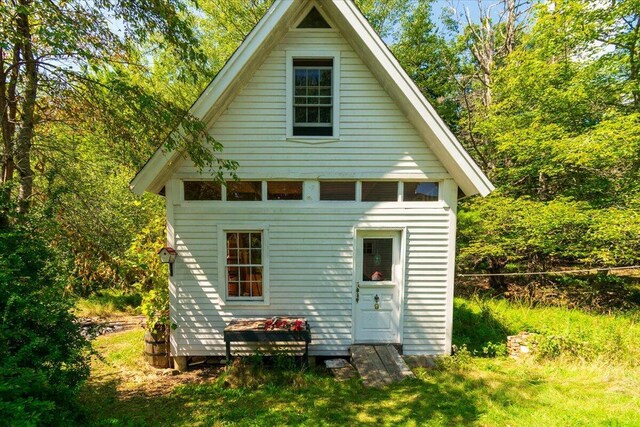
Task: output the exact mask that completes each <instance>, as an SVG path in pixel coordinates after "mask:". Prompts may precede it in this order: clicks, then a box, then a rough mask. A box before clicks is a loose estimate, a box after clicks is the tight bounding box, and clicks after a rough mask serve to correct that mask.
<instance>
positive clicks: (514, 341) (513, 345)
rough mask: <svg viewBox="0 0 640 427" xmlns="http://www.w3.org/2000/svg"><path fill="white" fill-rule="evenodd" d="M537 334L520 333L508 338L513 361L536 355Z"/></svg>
mask: <svg viewBox="0 0 640 427" xmlns="http://www.w3.org/2000/svg"><path fill="white" fill-rule="evenodd" d="M535 338H536V334H533V333H531V332H526V331H523V332H520V333H519V334H518V335H511V336H509V337H507V351H508V352H509V356H510V357H511V358H513V359H519V358H521V357H528V356H531V355H532V354H534V353H535V349H536V342H535Z"/></svg>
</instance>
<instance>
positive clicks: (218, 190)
mask: <svg viewBox="0 0 640 427" xmlns="http://www.w3.org/2000/svg"><path fill="white" fill-rule="evenodd" d="M191 111H192V113H193V114H194V115H195V116H196V117H199V118H201V119H203V120H204V121H205V122H206V123H207V124H208V126H209V129H210V133H211V135H212V136H213V137H215V139H216V140H218V141H220V142H221V143H222V144H223V145H224V152H223V154H222V155H221V157H223V158H228V159H232V160H236V161H238V162H239V165H240V167H239V170H238V176H239V177H240V181H239V182H233V181H230V182H228V185H227V186H226V187H225V186H221V185H219V184H216V183H214V182H213V181H212V180H211V179H209V180H208V177H207V176H203V175H201V174H199V172H198V170H197V169H196V168H195V167H194V165H193V164H192V162H191V161H190V160H188V159H185V158H184V157H183V156H181V153H177V152H165V151H163V150H160V149H159V150H158V151H157V152H156V154H154V156H153V157H152V158H151V159H150V160H149V161H148V162H147V164H146V165H145V166H144V167H143V168H142V170H140V172H139V173H138V174H137V175H136V177H135V178H134V179H133V181H132V182H131V188H132V190H133V191H134V192H135V193H137V194H142V193H143V192H145V191H149V192H154V193H160V192H162V190H163V189H164V194H165V197H166V203H167V242H168V246H170V247H174V248H175V249H176V250H177V253H178V257H177V261H176V264H175V268H174V275H173V276H172V277H171V278H170V290H171V292H170V295H171V297H170V299H171V318H172V321H173V322H174V323H175V324H177V328H176V329H175V330H174V331H172V336H171V350H172V354H173V355H174V356H203V355H223V354H224V352H225V344H224V341H223V335H222V331H223V329H224V327H225V325H226V324H227V323H228V322H230V321H231V319H233V318H247V317H271V316H278V315H294V316H304V317H306V318H307V319H308V321H309V324H310V325H311V328H312V338H313V342H312V344H311V347H310V353H311V355H347V354H349V347H350V346H351V345H352V344H354V343H395V344H401V345H402V348H403V351H404V353H405V354H423V355H436V354H445V353H448V352H449V351H450V348H451V329H452V310H453V283H454V254H455V239H456V204H457V199H458V194H459V191H460V192H461V193H464V194H465V195H467V196H469V195H473V194H481V195H483V196H485V195H487V194H489V192H491V191H492V189H493V186H492V185H491V183H490V182H489V180H488V179H487V177H486V176H485V175H484V174H483V173H482V171H481V170H480V169H479V168H478V166H477V165H476V164H475V163H474V161H473V160H472V159H471V157H470V156H469V154H468V153H467V152H466V151H465V150H464V148H463V147H462V146H461V144H460V143H459V141H458V140H457V139H456V137H455V136H454V135H453V134H452V133H451V131H450V130H449V129H448V128H447V126H446V125H445V124H444V123H443V121H442V119H441V118H440V117H439V116H438V115H437V113H436V112H435V110H434V109H433V107H432V106H431V105H430V104H429V103H428V102H427V100H426V99H425V98H424V96H423V95H422V94H421V93H420V91H419V90H418V88H417V87H416V86H415V84H414V83H413V82H412V81H411V79H410V78H409V76H408V75H407V74H406V73H405V71H404V70H403V69H402V68H401V66H400V65H399V63H398V61H397V60H396V59H395V58H394V56H393V55H392V54H391V52H390V51H389V49H388V48H387V47H386V46H385V44H384V42H383V41H382V40H381V39H380V37H379V36H378V35H377V34H376V33H375V31H374V30H373V29H372V28H371V26H370V25H369V23H368V22H367V21H366V19H365V18H364V17H363V15H362V14H361V13H360V11H359V10H358V9H357V7H356V6H355V5H354V3H353V2H352V1H350V0H278V1H276V2H275V3H274V5H273V6H272V7H271V8H270V9H269V11H268V12H267V14H266V15H265V16H264V18H263V19H262V20H261V21H260V23H259V24H258V25H257V26H256V27H255V28H254V29H253V31H252V32H251V33H250V34H249V36H248V37H247V38H246V40H245V41H244V43H243V44H242V45H241V46H240V48H239V49H238V50H237V51H236V52H235V54H234V55H233V56H232V57H231V59H230V60H229V61H228V63H227V64H226V65H225V67H224V68H223V69H222V70H221V71H220V73H219V74H218V76H217V77H216V78H215V79H214V80H213V82H212V83H211V84H210V85H209V86H208V87H207V89H206V90H205V91H204V93H202V94H201V95H200V97H199V99H198V100H197V101H196V103H195V104H194V105H193V107H192V110H191ZM376 297H377V305H376Z"/></svg>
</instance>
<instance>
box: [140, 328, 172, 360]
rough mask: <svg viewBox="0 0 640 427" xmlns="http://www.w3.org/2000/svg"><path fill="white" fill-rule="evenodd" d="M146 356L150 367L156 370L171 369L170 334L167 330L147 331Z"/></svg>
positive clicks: (145, 341) (145, 340)
mask: <svg viewBox="0 0 640 427" xmlns="http://www.w3.org/2000/svg"><path fill="white" fill-rule="evenodd" d="M144 347H145V348H144V354H145V357H146V358H147V362H148V363H149V365H151V366H153V367H154V368H163V369H166V368H170V367H171V357H170V355H169V349H170V344H169V333H168V332H167V331H165V330H161V331H153V332H151V331H147V332H146V333H145V334H144Z"/></svg>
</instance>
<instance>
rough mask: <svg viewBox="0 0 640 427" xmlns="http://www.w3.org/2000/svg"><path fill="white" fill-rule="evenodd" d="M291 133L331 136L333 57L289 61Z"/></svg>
mask: <svg viewBox="0 0 640 427" xmlns="http://www.w3.org/2000/svg"><path fill="white" fill-rule="evenodd" d="M293 74H294V76H293V78H294V82H293V83H294V88H293V90H294V93H293V135H294V136H332V135H333V59H317V58H316V59H313V58H297V59H294V60H293Z"/></svg>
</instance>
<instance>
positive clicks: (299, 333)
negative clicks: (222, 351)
mask: <svg viewBox="0 0 640 427" xmlns="http://www.w3.org/2000/svg"><path fill="white" fill-rule="evenodd" d="M274 319H279V320H285V321H291V320H300V321H302V328H301V330H291V329H286V328H273V327H270V326H269V322H271V323H272V324H273V323H275V322H274ZM297 326H299V325H297ZM224 342H225V345H226V349H227V365H228V364H230V363H231V343H232V342H245V343H250V342H271V343H273V342H304V355H303V359H302V360H303V363H304V366H308V365H309V343H310V342H311V328H310V327H309V323H307V321H306V319H303V318H295V319H292V318H289V317H277V318H264V319H263V318H260V319H233V320H232V321H231V322H230V323H229V324H228V325H227V326H226V327H225V328H224Z"/></svg>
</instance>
